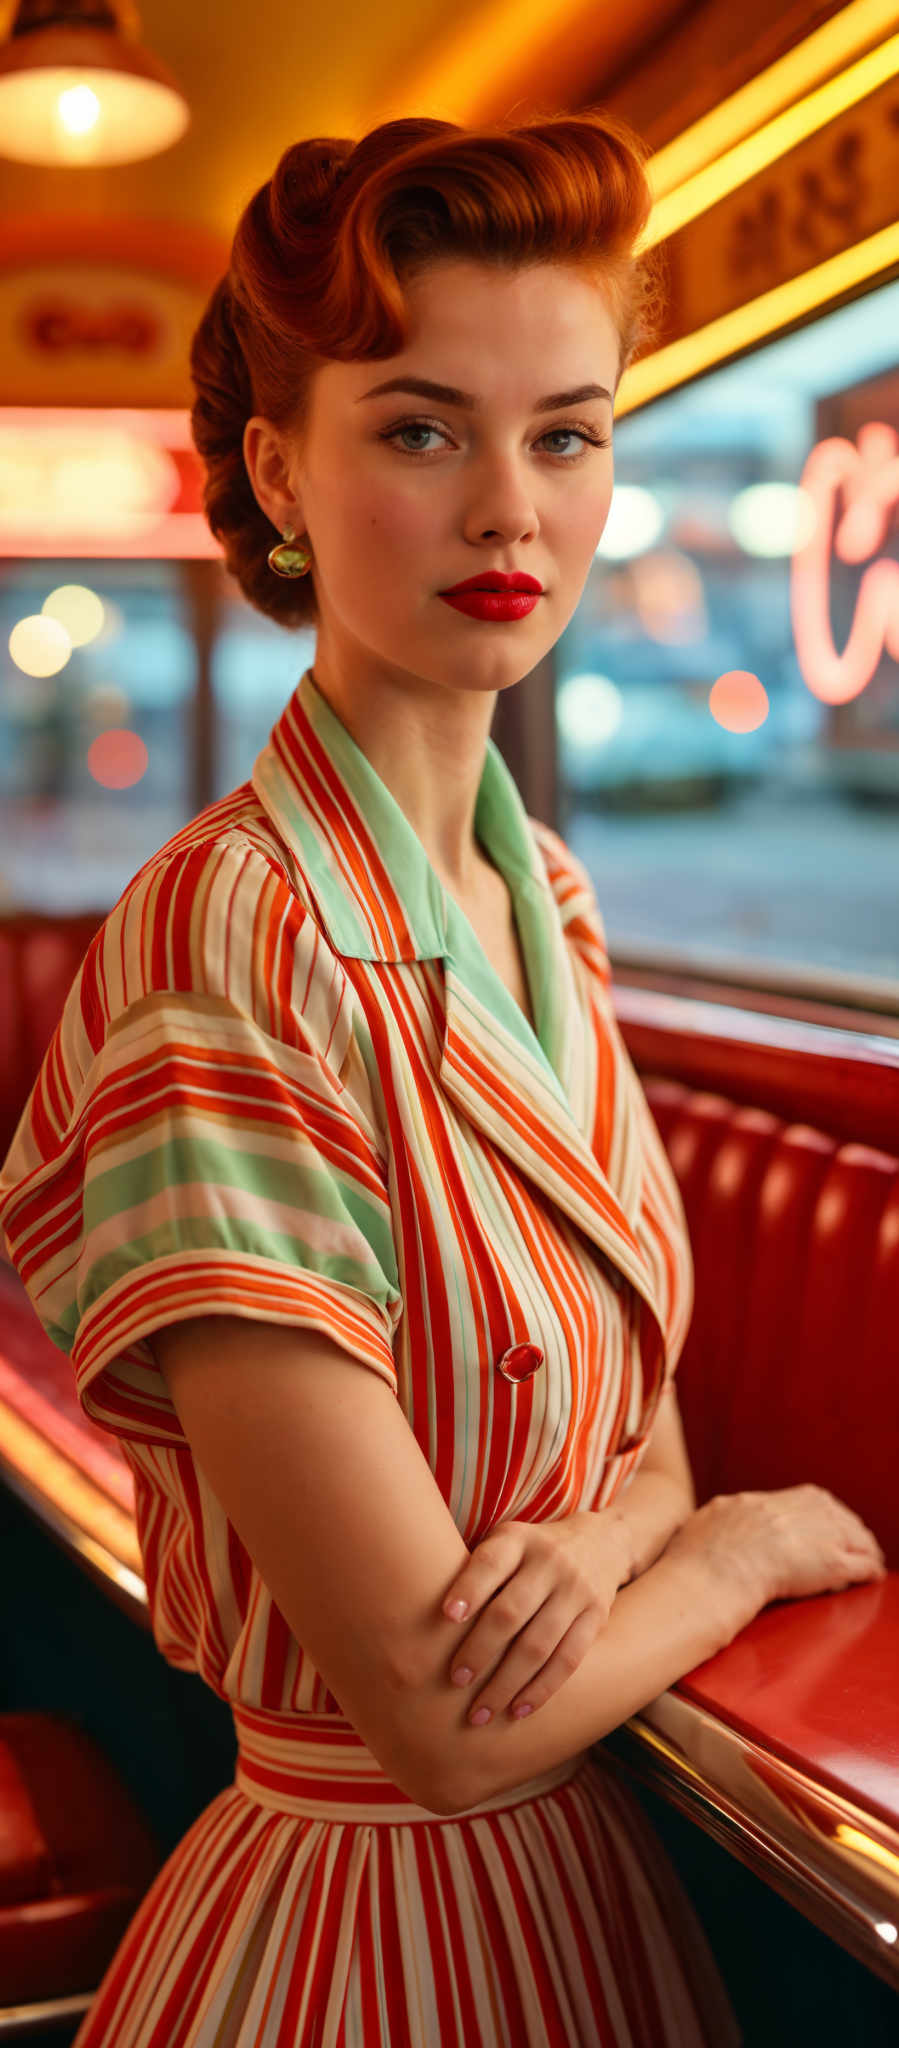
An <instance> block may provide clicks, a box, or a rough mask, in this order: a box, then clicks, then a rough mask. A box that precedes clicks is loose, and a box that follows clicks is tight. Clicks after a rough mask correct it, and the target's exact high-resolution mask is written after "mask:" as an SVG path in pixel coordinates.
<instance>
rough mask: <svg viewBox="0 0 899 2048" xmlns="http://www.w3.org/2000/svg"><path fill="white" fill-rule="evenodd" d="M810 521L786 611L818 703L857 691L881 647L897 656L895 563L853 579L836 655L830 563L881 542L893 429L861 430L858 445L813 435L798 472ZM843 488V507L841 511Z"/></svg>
mask: <svg viewBox="0 0 899 2048" xmlns="http://www.w3.org/2000/svg"><path fill="white" fill-rule="evenodd" d="M800 488H801V489H802V490H803V491H805V492H806V494H807V496H808V497H809V498H810V499H811V503H812V508H813V511H814V525H813V529H812V533H811V536H810V538H809V539H808V541H806V542H805V543H804V545H803V546H802V547H801V548H798V549H797V551H796V553H795V555H794V556H793V566H792V578H791V589H790V609H791V613H792V620H793V637H794V640H795V644H796V653H797V656H798V660H799V666H800V669H801V671H802V675H803V679H804V681H805V682H806V683H807V684H808V687H809V689H810V690H811V692H812V695H813V696H814V697H818V698H820V699H821V702H822V703H824V704H848V703H849V701H850V699H851V698H853V697H860V696H861V693H862V691H863V690H864V689H865V687H866V685H867V684H868V683H869V682H870V680H871V677H872V676H873V674H874V672H875V670H876V668H877V666H878V663H879V662H880V660H881V657H882V655H883V654H884V652H886V653H887V654H889V655H891V656H892V658H893V660H894V661H899V562H892V561H880V562H872V563H871V566H870V568H869V569H866V570H865V573H864V576H863V577H862V580H861V583H860V585H859V592H858V599H857V602H856V606H855V615H854V617H853V620H852V630H851V632H850V634H849V638H848V640H847V642H846V645H845V647H844V649H843V652H842V654H838V653H837V650H836V647H835V646H834V642H833V634H832V632H831V625H830V563H831V556H832V554H834V553H835V554H837V555H838V556H839V558H840V561H841V562H863V561H865V560H866V558H867V557H868V556H869V555H872V554H873V553H874V550H875V548H878V547H880V545H881V543H882V541H883V539H884V536H885V534H886V531H887V528H888V526H889V523H890V519H891V516H892V514H893V511H894V509H895V507H896V506H897V505H899V434H897V433H896V431H895V428H893V427H890V426H887V425H886V423H885V422H883V421H873V420H871V421H868V422H867V424H866V425H865V426H863V427H860V428H859V434H858V446H857V447H853V444H852V442H851V441H845V440H842V439H841V438H839V437H838V436H836V435H835V436H834V437H833V438H832V439H830V440H827V441H819V443H818V445H817V447H816V448H813V449H812V452H811V454H810V456H809V458H808V461H807V463H806V465H805V468H804V470H803V472H802V478H801V484H800ZM841 491H842V493H843V499H844V507H843V511H842V514H839V508H838V498H839V494H840V492H841Z"/></svg>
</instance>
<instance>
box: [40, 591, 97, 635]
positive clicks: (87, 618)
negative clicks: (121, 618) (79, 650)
mask: <svg viewBox="0 0 899 2048" xmlns="http://www.w3.org/2000/svg"><path fill="white" fill-rule="evenodd" d="M41 611H42V613H43V615H44V617H45V618H47V619H57V620H58V621H59V624H60V625H61V626H64V627H65V629H66V632H67V633H68V636H69V639H70V640H71V642H72V646H73V647H86V646H87V643H88V641H89V640H96V638H97V634H98V633H101V632H102V630H103V626H104V624H105V620H106V610H105V607H104V604H103V600H102V598H100V597H98V596H97V593H96V591H95V590H89V589H88V587H87V584H86V583H60V584H59V585H58V587H57V589H56V590H51V592H50V595H49V597H45V599H44V602H43V604H42V605H41Z"/></svg>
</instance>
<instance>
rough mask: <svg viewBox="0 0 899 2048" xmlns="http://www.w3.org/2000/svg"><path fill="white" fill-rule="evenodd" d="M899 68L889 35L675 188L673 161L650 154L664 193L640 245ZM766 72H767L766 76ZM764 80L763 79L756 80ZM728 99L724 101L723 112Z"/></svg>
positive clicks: (897, 46) (650, 172)
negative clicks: (835, 75)
mask: <svg viewBox="0 0 899 2048" xmlns="http://www.w3.org/2000/svg"><path fill="white" fill-rule="evenodd" d="M897 72H899V34H897V35H894V36H890V37H889V38H888V40H887V41H886V42H885V43H881V44H880V45H879V47H878V48H877V49H876V50H870V51H869V52H868V55H867V56H866V57H861V58H860V59H859V61H858V63H856V64H851V65H850V66H849V68H848V70H846V71H842V72H841V73H840V75H839V77H837V78H831V79H829V80H828V82H827V84H826V85H820V86H818V87H817V89H816V90H815V91H814V92H811V93H808V94H807V95H806V97H805V98H804V99H801V100H798V101H796V103H795V104H794V105H793V106H790V107H787V108H785V109H784V111H783V112H782V113H780V114H777V115H775V116H774V118H773V119H771V120H768V121H765V122H764V123H763V125H762V126H761V127H760V128H757V129H756V130H755V132H754V133H753V134H751V135H747V136H745V137H744V139H743V140H742V141H741V142H738V143H737V144H736V145H735V147H734V148H732V149H728V150H726V151H725V152H724V154H723V156H718V157H716V158H715V160H714V161H713V162H710V163H707V164H706V165H705V167H704V168H703V169H702V170H700V171H697V172H696V173H695V174H694V175H693V176H692V177H689V178H686V179H685V180H683V182H681V183H680V184H678V185H676V186H675V187H674V189H672V190H667V191H664V190H663V187H664V185H665V184H666V183H667V184H670V177H671V165H670V162H669V163H666V161H665V159H666V156H667V152H666V151H660V152H659V154H658V156H656V157H653V158H651V159H650V162H649V163H648V164H647V166H646V170H647V176H648V178H649V181H650V184H651V185H652V186H653V189H654V190H656V191H658V192H660V193H661V194H662V196H660V197H658V198H657V200H656V203H655V205H654V207H653V210H652V214H651V216H650V220H649V223H648V226H647V229H646V233H645V235H644V237H643V240H642V242H641V243H640V244H639V246H640V247H641V248H644V249H646V248H650V247H652V245H653V244H654V243H655V242H662V241H665V240H667V238H668V236H669V235H673V234H676V233H677V231H678V229H679V228H682V227H684V226H685V225H686V223H687V222H688V221H691V220H695V219H696V218H697V216H698V215H699V214H701V213H706V212H708V209H709V207H710V206H715V205H716V204H717V202H718V200H720V199H724V198H726V197H727V195H728V193H730V192H735V191H736V190H737V189H738V187H739V186H741V185H745V184H748V182H749V180H750V178H754V177H757V176H758V174H759V172H760V171H764V170H768V169H769V168H770V166H771V165H772V164H773V163H776V162H777V161H778V159H779V158H780V157H783V156H786V155H787V154H788V153H789V151H790V150H791V149H795V148H796V146H797V144H798V143H800V142H805V141H807V139H808V137H809V136H810V135H815V134H817V132H818V130H819V129H821V128H826V126H827V124H828V122H830V121H834V120H836V118H837V116H838V115H840V114H844V113H845V112H846V110H847V108H849V107H854V106H856V105H857V104H858V102H859V100H862V99H866V98H867V96H868V95H869V93H872V92H875V91H876V90H877V88H878V86H880V85H883V84H885V83H886V81H887V79H890V78H894V77H895V76H896V73H897ZM767 76H768V74H767V73H766V74H764V78H765V79H766V80H767ZM755 82H756V83H761V81H755ZM729 104H730V103H729V102H727V101H725V105H724V108H723V109H722V110H721V111H722V112H724V111H726V108H727V106H728V105H729ZM691 132H692V131H691V130H689V129H688V130H687V131H686V134H685V135H684V136H682V137H681V138H680V139H679V142H678V143H674V144H672V145H671V147H672V149H673V150H675V151H677V149H678V148H679V146H680V143H681V142H686V141H687V140H688V139H689V136H690V134H691Z"/></svg>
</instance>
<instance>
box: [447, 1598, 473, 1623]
mask: <svg viewBox="0 0 899 2048" xmlns="http://www.w3.org/2000/svg"><path fill="white" fill-rule="evenodd" d="M443 1611H444V1614H446V1615H447V1616H448V1617H449V1619H450V1621H464V1619H465V1616H466V1614H467V1613H468V1601H467V1600H451V1601H450V1604H449V1606H448V1607H445V1608H444V1610H443Z"/></svg>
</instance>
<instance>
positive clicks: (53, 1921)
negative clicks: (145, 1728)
mask: <svg viewBox="0 0 899 2048" xmlns="http://www.w3.org/2000/svg"><path fill="white" fill-rule="evenodd" d="M161 1862H162V1851H161V1848H160V1846H159V1844H158V1842H157V1841H156V1838H155V1836H154V1835H153V1834H152V1832H151V1830H150V1828H149V1826H148V1825H147V1823H146V1822H145V1821H144V1819H143V1817H142V1816H141V1814H140V1813H139V1812H138V1810H137V1808H136V1806H135V1805H134V1803H133V1801H132V1800H131V1798H130V1796H129V1795H128V1793H127V1792H126V1790H125V1787H124V1785H123V1784H122V1782H121V1780H120V1778H119V1777H118V1774H117V1772H115V1771H114V1770H113V1768H112V1766H111V1764H110V1763H108V1761H107V1759H106V1758H105V1757H104V1756H103V1755H102V1754H101V1752H100V1751H99V1750H98V1749H97V1747H96V1744H95V1743H94V1742H92V1741H91V1739H90V1737H89V1736H88V1735H86V1734H85V1732H84V1730H83V1729H81V1728H79V1727H78V1726H77V1725H76V1724H75V1723H74V1722H72V1721H69V1720H67V1719H65V1718H64V1717H63V1716H62V1715H59V1714H49V1713H36V1712H30V1713H21V1714H0V2006H14V2005H17V2004H19V2003H20V2002H22V2003H25V2002H29V2001H31V2002H36V2001H38V2000H40V1999H50V1998H61V1997H64V1996H65V1995H66V1994H67V1993H73V1992H78V1991H90V1990H92V1989H93V1987H94V1985H95V1984H96V1983H97V1982H98V1981H99V1979H100V1977H101V1976H102V1974H103V1971H104V1970H105V1968H106V1965H107V1963H108V1962H109V1960H110V1957H111V1955H112V1954H113V1951H114V1950H115V1948H116V1947H117V1946H118V1943H119V1941H120V1939H121V1936H122V1935H123V1934H124V1931H125V1928H126V1927H127V1925H128V1922H129V1920H130V1919H131V1918H132V1915H133V1914H134V1912H135V1911H136V1908H137V1906H138V1904H139V1902H140V1900H141V1898H142V1897H143V1894H144V1892H145V1891H146V1890H147V1887H148V1885H149V1884H150V1883H151V1881H152V1879H153V1877H154V1876H155V1874H156V1871H157V1870H158V1869H159V1867H160V1864H161Z"/></svg>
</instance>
